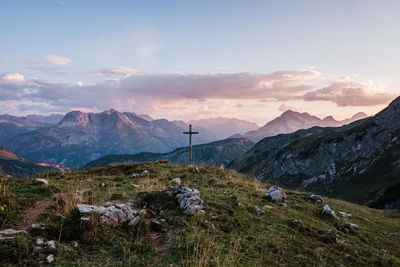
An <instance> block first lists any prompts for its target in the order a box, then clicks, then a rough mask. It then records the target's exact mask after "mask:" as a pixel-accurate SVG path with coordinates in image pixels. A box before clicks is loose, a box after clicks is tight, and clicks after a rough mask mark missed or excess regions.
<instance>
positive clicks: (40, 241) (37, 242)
mask: <svg viewBox="0 0 400 267" xmlns="http://www.w3.org/2000/svg"><path fill="white" fill-rule="evenodd" d="M35 243H36V244H37V245H42V244H43V243H44V242H43V239H41V238H38V239H36V242H35Z"/></svg>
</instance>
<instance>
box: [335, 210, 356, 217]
mask: <svg viewBox="0 0 400 267" xmlns="http://www.w3.org/2000/svg"><path fill="white" fill-rule="evenodd" d="M338 213H339V214H340V215H342V216H343V217H351V216H353V215H352V214H351V212H349V213H346V212H344V211H339V212H338Z"/></svg>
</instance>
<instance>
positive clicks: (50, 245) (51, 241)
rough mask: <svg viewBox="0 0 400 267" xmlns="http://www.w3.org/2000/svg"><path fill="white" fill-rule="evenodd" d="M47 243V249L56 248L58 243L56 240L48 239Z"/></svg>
mask: <svg viewBox="0 0 400 267" xmlns="http://www.w3.org/2000/svg"><path fill="white" fill-rule="evenodd" d="M45 245H46V248H47V250H50V251H52V250H55V249H56V243H55V242H54V240H50V241H47V242H46V244H45Z"/></svg>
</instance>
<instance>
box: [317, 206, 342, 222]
mask: <svg viewBox="0 0 400 267" xmlns="http://www.w3.org/2000/svg"><path fill="white" fill-rule="evenodd" d="M321 214H322V215H323V216H329V217H333V218H335V219H337V218H338V217H337V216H336V213H335V211H334V210H332V209H331V208H330V207H329V205H328V204H326V205H325V206H323V207H322V211H321Z"/></svg>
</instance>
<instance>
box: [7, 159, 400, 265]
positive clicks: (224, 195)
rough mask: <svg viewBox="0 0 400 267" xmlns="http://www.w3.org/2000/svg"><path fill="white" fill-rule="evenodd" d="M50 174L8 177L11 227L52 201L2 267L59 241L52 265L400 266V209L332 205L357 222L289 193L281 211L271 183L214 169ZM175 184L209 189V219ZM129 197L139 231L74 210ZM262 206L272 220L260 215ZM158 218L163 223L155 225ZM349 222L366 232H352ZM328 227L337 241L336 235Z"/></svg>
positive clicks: (29, 260)
mask: <svg viewBox="0 0 400 267" xmlns="http://www.w3.org/2000/svg"><path fill="white" fill-rule="evenodd" d="M143 170H149V175H148V176H146V177H135V178H130V176H131V174H132V173H139V174H140V173H141V172H142V171H143ZM41 177H43V178H46V179H48V180H49V186H47V187H45V186H41V185H37V184H35V182H34V178H27V179H14V178H3V179H2V184H3V186H5V188H7V193H6V194H5V195H4V196H2V199H3V201H6V202H7V207H6V209H5V211H2V212H0V225H1V228H2V229H5V228H15V227H16V225H18V222H19V221H20V220H21V216H22V214H23V211H24V210H25V209H27V208H29V207H30V206H31V205H32V203H33V202H34V201H36V200H37V199H39V198H41V197H51V198H52V200H53V202H52V204H51V205H50V206H49V207H48V208H47V209H46V211H45V212H44V213H42V214H40V216H39V220H40V222H41V223H42V224H44V225H46V229H45V230H41V231H37V232H34V233H29V234H21V235H20V236H19V238H17V239H15V240H8V241H0V251H1V257H0V265H13V264H20V265H35V264H36V262H37V260H36V258H35V257H34V256H33V255H32V253H31V252H32V246H33V244H34V242H33V240H35V238H37V237H43V238H44V239H46V240H50V239H54V240H57V251H56V252H55V262H54V263H53V264H54V265H62V266H73V265H80V266H115V265H122V266H166V265H168V264H175V265H176V266H270V265H282V266H337V265H339V264H344V265H346V266H374V265H375V266H400V213H399V212H398V211H386V210H375V209H371V208H367V207H365V206H360V205H356V204H351V203H348V202H344V201H340V200H335V199H325V201H324V203H323V204H329V206H330V207H331V208H332V209H334V210H335V211H336V212H338V211H345V212H352V214H353V216H352V217H349V218H348V217H340V219H339V220H332V219H327V218H321V216H320V211H321V207H322V204H315V203H312V202H310V201H309V199H308V196H309V194H307V193H299V192H295V191H290V190H287V194H288V196H287V207H282V206H280V205H279V204H275V203H270V202H268V201H267V200H266V199H264V198H263V195H264V192H265V191H264V190H263V189H265V188H268V187H269V185H268V184H265V183H263V182H260V181H258V180H255V179H253V178H250V177H248V176H245V175H242V174H239V173H237V172H234V171H231V170H223V169H218V168H213V167H208V166H205V165H204V166H200V173H193V172H192V171H191V170H190V169H189V168H188V167H187V166H186V165H182V164H169V163H143V164H132V165H121V166H116V167H105V168H95V169H88V170H79V171H71V172H67V173H65V175H61V174H60V173H50V174H45V175H41ZM175 177H180V178H181V180H182V184H184V185H187V186H190V187H195V188H198V189H199V190H200V192H201V198H202V199H203V200H204V202H205V211H206V212H205V214H204V215H201V216H197V217H191V216H188V215H184V214H182V212H181V211H180V210H179V208H178V207H177V204H176V203H175V200H174V199H171V198H170V197H168V196H167V195H166V194H164V193H163V191H164V190H166V189H168V188H169V187H170V186H171V180H172V178H175ZM102 183H104V185H105V186H104V187H102V186H101V184H102ZM133 184H137V185H140V187H138V188H137V187H135V186H133ZM160 190H161V191H160ZM130 199H134V205H135V206H136V207H137V209H141V208H142V207H143V206H146V209H147V213H146V214H145V215H144V214H142V215H141V217H142V219H141V222H140V223H139V224H138V225H136V226H134V227H130V226H128V225H121V226H119V227H108V226H104V225H101V224H100V223H99V218H98V216H96V215H93V216H92V217H91V220H90V222H89V223H87V224H82V223H81V222H80V220H79V216H78V214H76V212H75V211H74V207H75V205H76V204H77V203H85V204H95V205H97V204H99V205H101V204H103V203H104V202H106V201H114V202H116V203H126V202H127V201H128V200H130ZM239 202H240V203H242V204H243V205H240V206H239V205H238V203H239ZM266 205H269V206H272V208H270V207H264V206H266ZM254 206H258V207H259V208H261V209H263V210H264V211H265V213H263V214H261V215H257V214H256V213H255V212H254ZM160 211H163V213H162V215H160ZM152 219H156V220H158V221H159V222H161V226H160V225H154V224H153V223H151V220H152ZM293 220H300V221H301V223H299V224H296V223H292V221H293ZM347 222H351V223H355V224H357V225H358V226H359V229H357V230H355V231H353V232H351V233H345V232H343V226H344V225H345V224H346V223H347ZM328 229H332V230H333V231H334V234H331V235H327V234H326V233H325V232H326V231H327V230H328ZM71 240H78V241H79V247H78V248H72V247H70V246H69V245H68V244H69V242H70V241H71ZM338 241H339V242H338ZM346 254H349V255H350V256H348V257H345V255H346Z"/></svg>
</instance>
